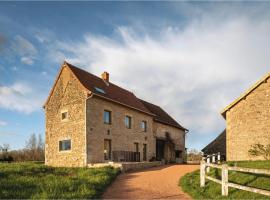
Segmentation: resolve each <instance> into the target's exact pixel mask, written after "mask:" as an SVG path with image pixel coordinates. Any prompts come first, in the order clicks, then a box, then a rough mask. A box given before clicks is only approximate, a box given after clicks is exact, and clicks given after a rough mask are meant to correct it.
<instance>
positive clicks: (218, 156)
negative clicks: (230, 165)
mask: <svg viewBox="0 0 270 200" xmlns="http://www.w3.org/2000/svg"><path fill="white" fill-rule="evenodd" d="M217 160H218V164H220V152H218V154H217Z"/></svg>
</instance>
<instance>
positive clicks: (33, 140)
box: [0, 133, 45, 162]
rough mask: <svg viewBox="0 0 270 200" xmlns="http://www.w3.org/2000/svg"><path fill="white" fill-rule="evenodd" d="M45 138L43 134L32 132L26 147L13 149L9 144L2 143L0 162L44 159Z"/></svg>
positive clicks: (0, 146)
mask: <svg viewBox="0 0 270 200" xmlns="http://www.w3.org/2000/svg"><path fill="white" fill-rule="evenodd" d="M44 159H45V156H44V140H43V138H42V136H41V134H39V135H36V134H34V133H33V134H31V135H30V137H29V139H28V140H26V142H25V147H24V148H23V149H19V150H11V149H10V145H9V144H2V145H0V162H1V161H2V162H12V161H15V162H22V161H44Z"/></svg>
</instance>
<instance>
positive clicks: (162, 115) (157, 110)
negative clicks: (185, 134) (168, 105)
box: [140, 99, 187, 130]
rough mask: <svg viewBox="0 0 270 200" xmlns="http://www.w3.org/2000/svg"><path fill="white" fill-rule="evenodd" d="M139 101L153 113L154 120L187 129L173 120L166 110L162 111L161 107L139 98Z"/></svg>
mask: <svg viewBox="0 0 270 200" xmlns="http://www.w3.org/2000/svg"><path fill="white" fill-rule="evenodd" d="M140 101H141V102H142V103H143V104H144V106H145V107H146V108H147V109H148V110H150V112H151V113H153V114H155V116H154V120H155V121H157V122H160V123H164V124H167V125H171V126H174V127H176V128H179V129H182V130H187V129H186V128H184V127H183V126H181V125H180V124H179V123H178V122H177V121H175V120H174V119H173V118H172V117H171V116H170V115H169V114H168V113H167V112H166V111H164V110H163V109H162V108H161V107H159V106H157V105H154V104H152V103H149V102H147V101H144V100H142V99H140Z"/></svg>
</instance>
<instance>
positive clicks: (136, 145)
mask: <svg viewBox="0 0 270 200" xmlns="http://www.w3.org/2000/svg"><path fill="white" fill-rule="evenodd" d="M134 151H135V152H139V143H138V142H134Z"/></svg>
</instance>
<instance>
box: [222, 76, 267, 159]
mask: <svg viewBox="0 0 270 200" xmlns="http://www.w3.org/2000/svg"><path fill="white" fill-rule="evenodd" d="M226 131H227V160H229V161H232V160H235V161H237V160H256V159H263V158H262V157H251V156H249V154H248V150H249V149H250V147H251V145H253V144H255V143H260V144H270V80H269V79H268V80H267V81H266V82H264V83H262V84H261V85H259V86H258V87H257V88H256V89H255V90H253V91H252V92H251V93H250V94H249V95H247V96H246V98H244V99H242V100H241V101H240V102H238V103H237V104H236V105H235V106H233V107H232V108H231V109H230V110H228V111H227V112H226Z"/></svg>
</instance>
